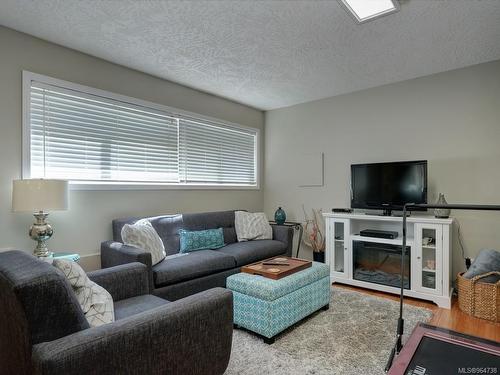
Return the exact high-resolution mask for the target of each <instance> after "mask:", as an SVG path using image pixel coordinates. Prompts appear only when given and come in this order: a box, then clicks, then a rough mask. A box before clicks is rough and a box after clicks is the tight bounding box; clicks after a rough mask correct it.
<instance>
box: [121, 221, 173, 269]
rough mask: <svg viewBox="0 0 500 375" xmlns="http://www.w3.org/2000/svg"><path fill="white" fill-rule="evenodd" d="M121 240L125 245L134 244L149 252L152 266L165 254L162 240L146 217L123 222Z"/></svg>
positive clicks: (163, 257)
mask: <svg viewBox="0 0 500 375" xmlns="http://www.w3.org/2000/svg"><path fill="white" fill-rule="evenodd" d="M122 240H123V243H124V244H125V245H130V246H135V247H138V248H139V249H142V250H144V251H147V252H148V253H151V260H152V262H153V266H154V265H155V264H157V263H160V262H161V261H162V260H163V259H165V256H166V255H167V254H166V253H165V246H163V241H162V240H161V238H160V236H158V233H156V230H155V228H153V226H152V225H151V223H150V222H149V220H148V219H141V220H139V221H137V222H135V223H134V224H125V225H124V226H123V228H122Z"/></svg>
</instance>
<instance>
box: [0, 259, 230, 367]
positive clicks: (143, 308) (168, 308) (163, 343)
mask: <svg viewBox="0 0 500 375" xmlns="http://www.w3.org/2000/svg"><path fill="white" fill-rule="evenodd" d="M89 277H90V279H92V280H93V281H95V282H96V283H98V284H99V285H101V286H103V287H104V288H106V289H107V290H108V291H109V292H110V294H111V295H112V296H113V301H114V304H115V318H116V321H115V322H113V323H110V324H106V325H103V326H100V327H96V328H89V326H88V323H87V321H86V319H85V317H84V315H83V312H82V310H81V308H80V306H79V305H78V302H77V300H76V297H75V295H74V293H73V291H72V289H71V286H70V285H69V283H68V282H67V280H66V278H65V277H64V275H62V273H61V272H60V271H59V270H57V269H56V268H55V267H52V266H51V265H50V264H48V263H47V262H43V261H40V260H38V259H36V258H35V257H33V256H31V255H29V254H27V253H25V252H22V251H8V252H4V253H0V373H2V374H16V375H17V374H68V375H71V374H137V373H141V374H222V373H223V372H224V371H225V369H226V367H227V364H228V362H229V357H230V353H231V342H232V321H233V320H232V311H233V310H232V295H231V292H229V291H227V290H225V289H221V288H216V289H211V290H208V291H205V292H203V293H199V294H195V295H192V296H190V297H187V298H184V299H180V300H178V301H175V302H169V301H166V300H164V299H161V298H159V297H156V296H153V295H151V294H149V290H150V287H149V277H148V272H147V267H146V266H145V265H143V264H140V263H130V264H125V265H121V266H117V267H111V268H108V269H104V270H99V271H95V272H91V273H89Z"/></svg>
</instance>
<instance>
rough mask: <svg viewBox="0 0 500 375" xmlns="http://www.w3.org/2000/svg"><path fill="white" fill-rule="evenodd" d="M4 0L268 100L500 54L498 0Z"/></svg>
mask: <svg viewBox="0 0 500 375" xmlns="http://www.w3.org/2000/svg"><path fill="white" fill-rule="evenodd" d="M401 3H402V6H401V11H400V12H399V13H396V14H393V15H389V16H386V17H382V18H380V19H378V20H375V21H372V22H369V23H366V24H363V25H357V24H355V23H354V21H353V19H352V18H351V17H350V16H349V15H348V14H347V13H346V12H345V10H344V9H343V8H342V7H341V6H340V4H338V2H337V1H334V0H332V1H258V2H256V1H185V2H184V1H183V2H180V1H161V0H160V1H130V0H107V1H101V0H98V1H95V0H37V1H32V0H2V1H1V2H0V24H1V25H4V26H7V27H10V28H13V29H16V30H19V31H23V32H25V33H28V34H32V35H35V36H37V37H40V38H42V39H46V40H49V41H51V42H54V43H58V44H61V45H63V46H66V47H70V48H74V49H76V50H79V51H82V52H85V53H88V54H90V55H94V56H97V57H100V58H103V59H105V60H109V61H112V62H115V63H117V64H121V65H124V66H127V67H130V68H134V69H137V70H140V71H143V72H146V73H150V74H153V75H155V76H158V77H161V78H165V79H168V80H171V81H174V82H178V83H181V84H184V85H187V86H190V87H193V88H197V89H200V90H203V91H206V92H210V93H213V94H216V95H219V96H222V97H226V98H229V99H232V100H235V101H238V102H241V103H244V104H248V105H250V106H253V107H256V108H260V109H264V110H268V109H274V108H279V107H285V106H290V105H293V104H297V103H303V102H307V101H311V100H315V99H320V98H325V97H329V96H334V95H338V94H343V93H347V92H352V91H356V90H361V89H365V88H369V87H374V86H379V85H383V84H387V83H391V82H397V81H402V80H406V79H410V78H415V77H419V76H424V75H428V74H432V73H437V72H442V71H446V70H451V69H456V68H460V67H464V66H468V65H473V64H477V63H481V62H486V61H491V60H496V59H500V1H499V0H482V1H476V0H406V1H402V2H401Z"/></svg>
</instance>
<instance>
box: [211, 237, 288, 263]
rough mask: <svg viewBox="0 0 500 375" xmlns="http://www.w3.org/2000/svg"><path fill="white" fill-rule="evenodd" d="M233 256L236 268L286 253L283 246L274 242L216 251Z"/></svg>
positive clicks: (249, 243) (265, 241)
mask: <svg viewBox="0 0 500 375" xmlns="http://www.w3.org/2000/svg"><path fill="white" fill-rule="evenodd" d="M217 251H218V252H220V253H225V254H228V255H231V256H233V257H234V258H235V259H236V265H237V266H238V267H241V266H244V265H247V264H249V263H253V262H258V261H259V260H263V259H266V258H271V257H273V256H276V255H281V254H284V253H285V252H286V247H285V244H284V243H283V242H281V241H276V240H255V241H245V242H237V243H233V244H229V245H227V246H224V247H223V248H220V249H219V250H217Z"/></svg>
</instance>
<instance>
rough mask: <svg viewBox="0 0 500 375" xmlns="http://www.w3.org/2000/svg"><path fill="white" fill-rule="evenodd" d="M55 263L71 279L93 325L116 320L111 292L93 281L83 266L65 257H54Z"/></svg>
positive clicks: (96, 325)
mask: <svg viewBox="0 0 500 375" xmlns="http://www.w3.org/2000/svg"><path fill="white" fill-rule="evenodd" d="M53 265H54V267H56V268H57V269H59V270H61V271H62V273H64V275H65V276H66V278H67V279H68V280H69V283H70V284H71V287H72V288H73V291H74V292H75V295H76V298H77V299H78V303H79V304H80V306H81V308H82V310H83V313H84V314H85V318H86V319H87V321H88V322H89V325H90V326H91V327H98V326H100V325H103V324H106V323H111V322H113V321H114V320H115V312H114V308H113V298H112V297H111V294H109V292H108V291H107V290H106V289H104V288H103V287H102V286H100V285H97V284H96V283H95V282H93V281H91V280H90V279H89V278H88V276H87V274H86V273H85V271H84V270H83V269H82V267H80V266H79V265H78V264H77V263H75V262H72V261H69V260H65V259H54V262H53Z"/></svg>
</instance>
